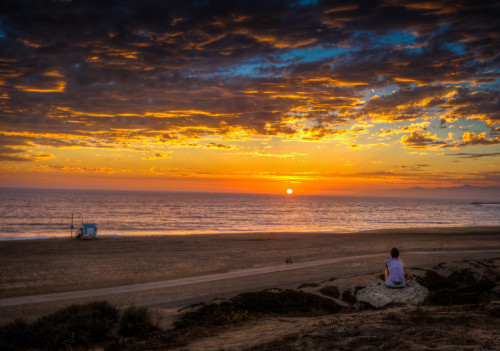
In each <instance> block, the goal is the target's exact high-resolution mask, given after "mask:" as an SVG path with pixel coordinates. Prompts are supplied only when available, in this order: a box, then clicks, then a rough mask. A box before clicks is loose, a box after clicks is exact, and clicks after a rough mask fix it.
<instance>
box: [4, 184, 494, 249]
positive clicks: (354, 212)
mask: <svg viewBox="0 0 500 351" xmlns="http://www.w3.org/2000/svg"><path fill="white" fill-rule="evenodd" d="M72 216H73V222H74V226H75V227H77V226H78V225H79V224H80V223H82V222H85V223H96V224H97V225H98V234H99V235H109V236H112V235H125V236H126V235H183V234H219V233H249V232H324V233H336V232H355V231H360V230H372V229H389V228H416V227H450V226H457V227H465V226H500V205H498V204H481V205H478V204H472V203H471V201H470V200H456V199H453V200H451V199H449V200H448V199H404V198H375V197H346V196H309V195H291V196H289V195H262V194H226V193H180V192H179V193H177V192H140V191H98V190H51V189H0V240H16V239H36V238H48V237H69V236H70V235H71V230H70V226H71V218H72ZM73 234H74V231H73Z"/></svg>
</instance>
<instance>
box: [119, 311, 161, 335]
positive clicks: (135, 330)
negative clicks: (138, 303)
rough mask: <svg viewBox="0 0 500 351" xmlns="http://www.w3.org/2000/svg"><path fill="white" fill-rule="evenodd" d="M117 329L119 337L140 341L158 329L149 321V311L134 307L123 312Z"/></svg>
mask: <svg viewBox="0 0 500 351" xmlns="http://www.w3.org/2000/svg"><path fill="white" fill-rule="evenodd" d="M119 328H120V329H119V331H118V332H119V333H120V335H123V336H126V337H135V338H142V339H144V338H146V337H147V336H148V335H151V333H152V332H154V331H156V330H158V327H157V326H156V325H154V324H153V322H152V321H151V315H150V313H149V311H148V310H147V309H146V308H144V307H135V306H130V307H129V308H127V309H126V310H125V311H123V313H122V316H121V318H120V326H119Z"/></svg>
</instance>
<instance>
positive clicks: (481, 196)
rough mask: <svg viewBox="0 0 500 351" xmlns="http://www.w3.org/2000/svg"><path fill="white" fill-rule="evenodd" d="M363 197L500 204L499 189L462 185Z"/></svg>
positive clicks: (397, 190)
mask: <svg viewBox="0 0 500 351" xmlns="http://www.w3.org/2000/svg"><path fill="white" fill-rule="evenodd" d="M363 195H364V196H383V197H416V198H438V199H439V198H440V199H464V200H469V201H472V202H474V203H476V204H485V203H486V202H488V203H492V202H496V203H500V187H480V186H473V185H464V186H459V187H436V188H424V187H413V188H408V189H388V190H373V191H368V192H365V193H363Z"/></svg>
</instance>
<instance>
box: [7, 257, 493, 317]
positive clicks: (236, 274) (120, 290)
mask: <svg viewBox="0 0 500 351" xmlns="http://www.w3.org/2000/svg"><path fill="white" fill-rule="evenodd" d="M478 254H487V255H488V254H492V255H495V254H500V249H492V250H460V251H418V252H406V253H405V256H406V257H411V256H415V257H414V258H415V259H416V260H417V261H421V258H424V261H423V262H425V261H426V260H427V257H429V256H432V257H435V256H437V255H438V256H439V257H440V259H441V260H442V259H443V257H444V256H447V255H452V256H457V255H459V256H464V255H465V256H471V255H472V256H475V255H478ZM419 256H420V259H419V258H418V257H419ZM383 257H384V255H381V254H369V255H359V256H347V257H337V258H331V259H323V260H315V261H308V262H300V263H293V264H287V265H273V266H267V267H260V268H247V269H239V270H234V271H231V272H227V273H219V274H209V275H203V276H197V277H189V278H180V279H171V280H164V281H157V282H151V283H144V284H132V285H124V286H117V287H110V288H102V289H91V290H81V291H71V292H63V293H53V294H42V295H33V296H21V297H12V298H4V299H0V307H7V306H18V305H25V304H36V303H48V302H57V301H64V300H75V299H84V298H93V297H100V296H107V295H114V294H124V293H135V292H142V291H147V290H155V289H165V288H171V287H182V286H188V285H193V284H201V283H210V282H216V281H221V280H230V279H235V278H244V277H252V276H259V275H264V274H270V273H279V272H287V271H295V270H303V269H307V268H314V267H319V266H327V265H332V264H338V263H345V262H353V261H354V262H370V261H371V260H372V259H377V260H378V261H380V260H381V259H383ZM354 267H355V266H354ZM378 268H379V267H377V269H378ZM373 271H375V269H374V268H373V266H372V267H370V268H369V269H368V271H366V269H365V271H364V272H363V273H368V272H373ZM344 273H345V274H350V273H360V271H359V270H356V269H351V270H347V271H345V272H344ZM302 279H304V278H302ZM263 282H264V284H260V285H259V286H254V287H253V288H254V289H259V288H265V287H266V283H265V282H266V280H265V279H263ZM290 282H293V281H290ZM273 284H275V282H274V281H273ZM234 291H238V290H232V291H231V292H234ZM228 292H229V291H227V293H228ZM219 293H220V292H219ZM205 296H208V295H205ZM200 297H201V296H200V294H199V293H198V292H195V293H194V296H187V297H183V298H181V299H177V300H171V301H169V302H168V305H170V306H176V305H179V303H180V302H181V301H182V302H183V303H186V302H188V301H192V300H193V298H197V299H199V298H200ZM142 305H159V304H158V303H156V302H151V303H149V304H148V303H143V304H142ZM163 305H165V303H163Z"/></svg>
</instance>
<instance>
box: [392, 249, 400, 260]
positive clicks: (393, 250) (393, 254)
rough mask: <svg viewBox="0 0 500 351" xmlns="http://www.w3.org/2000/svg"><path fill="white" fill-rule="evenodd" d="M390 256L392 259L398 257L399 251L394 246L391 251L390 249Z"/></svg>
mask: <svg viewBox="0 0 500 351" xmlns="http://www.w3.org/2000/svg"><path fill="white" fill-rule="evenodd" d="M391 256H392V257H394V258H398V257H399V250H398V248H397V247H396V246H394V247H393V248H392V249H391Z"/></svg>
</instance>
